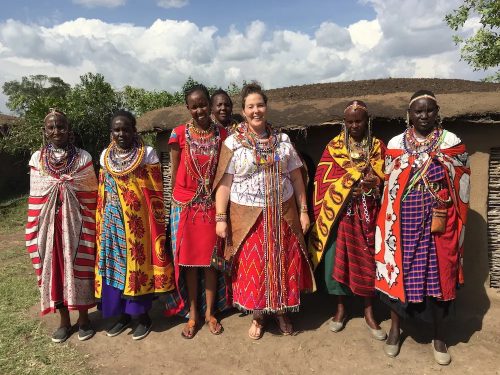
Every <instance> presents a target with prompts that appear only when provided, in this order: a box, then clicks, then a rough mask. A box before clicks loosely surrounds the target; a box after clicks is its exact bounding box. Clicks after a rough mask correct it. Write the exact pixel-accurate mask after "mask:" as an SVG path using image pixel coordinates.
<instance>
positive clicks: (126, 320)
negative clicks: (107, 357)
mask: <svg viewBox="0 0 500 375" xmlns="http://www.w3.org/2000/svg"><path fill="white" fill-rule="evenodd" d="M131 321H132V318H131V317H130V315H127V314H123V315H122V316H120V319H118V321H117V322H116V323H115V325H114V326H113V327H111V329H109V330H107V331H106V335H107V336H109V337H115V336H118V335H119V334H120V333H122V332H123V331H125V329H126V328H127V327H128V326H129V325H130V322H131Z"/></svg>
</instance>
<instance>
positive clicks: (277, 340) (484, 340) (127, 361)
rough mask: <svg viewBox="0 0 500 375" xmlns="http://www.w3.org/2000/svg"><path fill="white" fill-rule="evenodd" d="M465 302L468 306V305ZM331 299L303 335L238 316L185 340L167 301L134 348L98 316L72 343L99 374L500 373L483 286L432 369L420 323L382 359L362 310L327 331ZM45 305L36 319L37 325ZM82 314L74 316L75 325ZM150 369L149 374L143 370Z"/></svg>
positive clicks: (492, 306) (305, 324)
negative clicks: (393, 354) (255, 325)
mask: <svg viewBox="0 0 500 375" xmlns="http://www.w3.org/2000/svg"><path fill="white" fill-rule="evenodd" d="M12 246H16V247H17V246H22V232H21V231H17V230H16V231H12V232H11V233H10V234H4V235H1V236H0V248H1V249H7V248H8V247H12ZM466 301H467V302H466ZM376 307H377V308H376V315H377V317H378V318H379V319H383V322H382V324H381V325H382V327H383V328H384V329H386V330H388V329H389V320H388V314H387V310H386V309H385V307H384V306H381V305H380V304H379V305H377V306H376ZM332 309H333V300H332V299H331V298H330V297H328V296H324V295H321V294H318V293H316V294H313V295H306V296H304V298H303V306H302V309H301V312H300V313H297V314H295V315H294V317H293V319H294V322H295V327H296V329H297V330H299V331H300V333H299V334H297V335H296V336H293V337H282V336H280V335H278V330H277V328H276V326H275V324H274V323H271V324H269V327H268V328H269V329H268V331H267V332H266V333H265V334H264V337H263V338H262V339H261V340H259V341H253V340H250V339H249V338H248V337H247V330H248V327H249V324H250V321H251V318H250V317H249V316H241V315H240V314H239V313H238V312H236V311H231V312H230V313H227V314H226V315H225V316H224V317H223V319H222V324H223V325H224V328H225V332H224V333H223V334H222V335H221V336H213V335H211V334H210V333H209V331H208V329H206V328H202V329H201V330H200V331H199V332H198V334H197V336H196V337H195V338H194V339H193V340H184V339H182V338H181V336H180V332H181V329H182V326H183V323H184V320H182V319H180V318H170V319H167V318H164V317H163V316H162V303H161V302H160V301H156V302H155V304H154V308H153V311H152V316H153V319H154V326H153V332H151V334H150V335H149V336H148V337H147V338H146V339H144V340H142V341H139V342H134V341H133V340H132V337H131V330H127V331H125V332H124V333H123V334H121V335H120V336H118V337H114V338H109V337H107V336H106V335H105V333H104V329H105V328H106V327H108V326H109V324H110V323H111V322H110V321H109V320H108V321H105V320H102V319H101V318H100V314H99V312H97V311H95V310H94V311H93V312H92V314H91V319H92V321H93V322H94V326H95V327H96V329H97V330H98V332H97V334H96V336H95V337H94V338H93V339H91V340H89V341H86V342H79V341H78V339H77V337H76V335H73V336H72V337H71V338H70V339H69V344H70V345H72V346H74V347H75V348H77V349H78V350H79V351H81V352H82V354H84V355H85V356H86V357H88V360H89V364H90V365H91V366H92V367H94V368H95V369H96V370H97V371H96V372H97V373H99V374H119V375H125V374H140V373H149V374H190V375H194V374H219V373H224V374H332V373H335V374H349V375H354V374H387V373H388V372H389V371H390V372H391V373H393V374H437V373H440V374H472V373H474V374H485V375H486V374H500V293H499V292H498V291H495V290H492V289H485V288H484V287H483V286H482V285H468V286H467V287H466V288H464V289H463V290H462V291H460V292H459V297H458V299H457V313H456V317H455V319H454V320H452V322H451V323H450V325H449V327H448V331H449V339H448V342H449V345H450V352H451V354H452V356H453V362H452V363H451V365H450V366H448V367H441V366H439V365H437V364H435V363H434V360H433V356H432V349H431V343H430V340H431V330H430V328H429V327H428V326H426V325H422V324H419V325H417V324H405V325H403V330H404V331H403V336H404V341H403V344H402V349H401V353H400V355H399V356H398V357H397V358H396V359H390V358H388V357H386V356H385V354H384V353H383V350H382V348H383V343H382V342H379V341H376V340H374V339H372V338H371V337H370V335H369V333H368V331H367V329H366V327H365V323H364V320H363V318H362V317H361V311H362V306H361V304H360V303H359V301H354V303H352V305H351V306H349V311H350V312H351V315H350V316H351V318H350V320H349V321H348V322H347V326H346V328H345V329H344V330H343V331H341V332H339V333H332V332H329V331H328V326H327V323H328V319H329V316H330V312H331V311H332ZM38 311H39V306H38V305H36V306H33V308H32V309H31V315H32V316H33V318H34V319H38ZM75 320H76V316H73V321H75ZM43 321H44V323H45V326H46V329H47V340H49V335H50V332H52V331H53V330H54V329H55V327H56V325H57V323H58V322H57V315H55V314H53V315H49V316H47V317H45V318H43ZM144 370H146V371H144Z"/></svg>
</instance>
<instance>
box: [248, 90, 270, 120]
mask: <svg viewBox="0 0 500 375" xmlns="http://www.w3.org/2000/svg"><path fill="white" fill-rule="evenodd" d="M266 114H267V105H266V103H265V102H264V98H263V97H262V95H260V94H257V93H253V94H250V95H248V96H247V97H246V98H245V106H244V107H243V115H244V116H245V117H246V120H247V123H248V125H249V126H250V127H252V128H260V127H264V126H265V125H266Z"/></svg>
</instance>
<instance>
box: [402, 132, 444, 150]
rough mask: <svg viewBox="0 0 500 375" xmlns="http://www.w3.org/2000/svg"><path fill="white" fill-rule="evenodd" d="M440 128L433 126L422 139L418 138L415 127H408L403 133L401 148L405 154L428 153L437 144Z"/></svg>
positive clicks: (439, 137)
mask: <svg viewBox="0 0 500 375" xmlns="http://www.w3.org/2000/svg"><path fill="white" fill-rule="evenodd" d="M441 134H442V130H441V129H439V128H435V129H434V130H433V131H432V132H430V133H429V135H427V137H425V139H423V140H418V139H417V136H416V134H415V129H414V128H413V127H410V128H408V129H406V130H405V132H404V134H403V148H404V150H405V152H406V153H407V154H411V155H415V154H422V153H429V152H432V151H434V150H435V149H436V148H437V147H438V146H439V143H440V142H439V141H440V139H441Z"/></svg>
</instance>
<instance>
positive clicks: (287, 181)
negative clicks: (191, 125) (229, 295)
mask: <svg viewBox="0 0 500 375" xmlns="http://www.w3.org/2000/svg"><path fill="white" fill-rule="evenodd" d="M242 107H243V115H244V117H245V120H246V121H245V122H242V123H241V124H239V125H238V127H237V128H236V130H235V132H234V133H233V134H232V135H231V136H229V137H228V138H227V139H226V140H225V142H224V145H223V147H222V150H221V156H220V158H219V166H218V171H217V174H216V178H215V182H214V184H215V185H214V186H216V187H217V190H216V221H217V226H216V232H217V235H218V236H220V237H222V238H225V239H226V247H225V251H224V257H225V260H226V261H228V262H229V264H230V267H229V269H230V271H231V280H232V287H233V305H234V306H236V307H237V308H239V309H240V310H243V311H249V312H253V320H252V325H251V327H250V330H249V332H248V334H249V336H250V338H252V339H259V338H261V337H262V334H263V333H264V326H265V323H266V317H267V315H271V316H273V317H274V319H275V321H276V323H277V325H278V328H279V329H280V331H281V332H282V333H283V334H284V335H290V334H292V333H293V326H292V323H291V321H290V319H289V317H288V315H287V312H290V311H297V310H298V309H299V305H300V291H301V290H309V291H313V290H314V289H315V284H314V278H313V276H312V272H311V267H310V264H309V261H308V257H307V255H306V254H307V253H306V251H307V250H306V247H305V244H304V238H303V234H304V233H305V232H306V231H307V229H308V228H309V225H310V222H309V216H308V213H307V212H308V210H307V201H306V192H305V186H304V181H303V179H302V174H301V171H300V168H301V167H302V162H301V161H300V158H299V156H298V154H297V152H296V151H295V149H294V147H293V145H292V144H291V142H290V139H289V137H288V135H286V134H284V133H280V132H278V131H276V130H275V129H272V127H271V126H270V124H269V123H268V122H267V120H266V114H267V97H266V95H265V93H264V92H263V91H262V89H261V87H260V86H259V85H258V84H256V83H250V84H248V85H246V86H245V87H244V88H243V90H242ZM229 202H230V204H229ZM297 206H298V207H299V210H297ZM299 212H300V213H299Z"/></svg>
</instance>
